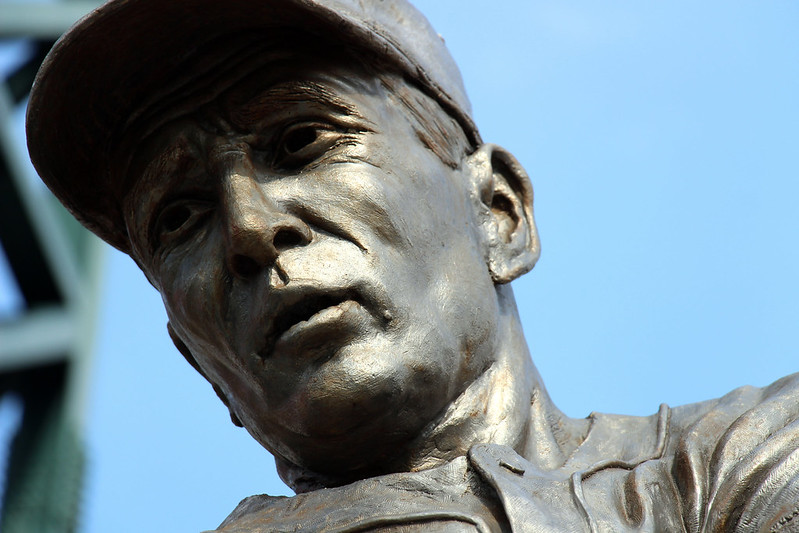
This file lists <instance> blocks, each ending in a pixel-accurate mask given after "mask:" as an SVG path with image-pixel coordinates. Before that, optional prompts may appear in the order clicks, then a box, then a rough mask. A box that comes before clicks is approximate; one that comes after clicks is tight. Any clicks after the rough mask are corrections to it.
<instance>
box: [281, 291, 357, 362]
mask: <svg viewBox="0 0 799 533" xmlns="http://www.w3.org/2000/svg"><path fill="white" fill-rule="evenodd" d="M369 321H370V318H369V314H368V313H367V312H366V310H365V309H364V308H363V306H362V305H361V304H359V303H358V302H356V301H355V300H346V301H344V302H341V303H339V304H336V305H332V306H330V307H328V308H325V309H322V310H321V311H319V312H317V313H316V314H314V315H313V316H311V317H310V318H309V319H308V320H303V321H302V322H298V323H296V324H294V325H293V326H291V327H290V328H289V329H288V330H286V332H285V333H283V334H282V335H281V336H280V337H279V338H278V339H277V342H275V347H274V354H278V353H280V352H289V353H292V354H300V353H303V352H306V351H314V350H315V349H316V348H321V347H323V346H325V345H327V344H328V343H330V342H332V341H336V342H338V343H341V342H348V341H349V340H351V339H352V338H354V337H355V336H357V335H358V334H359V333H360V332H361V331H362V330H363V328H364V327H365V326H366V325H367V324H368V323H369Z"/></svg>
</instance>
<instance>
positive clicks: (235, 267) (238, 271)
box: [230, 254, 261, 278]
mask: <svg viewBox="0 0 799 533" xmlns="http://www.w3.org/2000/svg"><path fill="white" fill-rule="evenodd" d="M230 269H231V270H232V271H233V274H235V275H236V276H239V277H242V278H249V277H252V276H254V275H255V274H257V273H258V271H260V270H261V267H260V266H259V265H258V262H257V261H255V259H253V258H251V257H247V256H246V255H240V254H236V255H234V256H233V258H232V259H231V260H230Z"/></svg>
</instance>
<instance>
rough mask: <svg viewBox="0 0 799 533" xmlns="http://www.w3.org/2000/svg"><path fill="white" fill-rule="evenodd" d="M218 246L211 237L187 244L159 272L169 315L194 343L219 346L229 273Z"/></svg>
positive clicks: (223, 327)
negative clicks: (210, 239) (210, 240)
mask: <svg viewBox="0 0 799 533" xmlns="http://www.w3.org/2000/svg"><path fill="white" fill-rule="evenodd" d="M215 249H216V247H215V246H213V242H209V241H208V240H205V241H202V242H194V243H191V244H190V245H186V246H183V247H181V250H180V251H176V252H173V253H172V254H171V255H170V256H169V257H168V258H167V259H166V260H165V261H164V263H163V264H162V265H161V268H160V271H159V279H160V282H161V295H162V298H163V300H164V306H165V307H166V310H167V314H168V315H169V318H170V320H171V321H174V322H176V323H177V324H178V325H179V326H180V327H181V329H183V330H184V331H185V332H186V333H188V334H189V336H190V339H188V340H190V341H191V342H192V343H200V344H205V345H217V344H218V343H219V342H220V340H221V339H223V338H224V330H225V323H224V322H225V321H224V316H225V314H226V311H225V306H226V303H225V302H226V300H225V298H224V295H225V293H226V283H225V279H227V276H226V274H225V270H224V266H223V262H222V261H221V260H219V259H218V257H219V254H218V253H215Z"/></svg>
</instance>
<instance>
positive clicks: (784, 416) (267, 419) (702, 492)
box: [28, 0, 799, 532]
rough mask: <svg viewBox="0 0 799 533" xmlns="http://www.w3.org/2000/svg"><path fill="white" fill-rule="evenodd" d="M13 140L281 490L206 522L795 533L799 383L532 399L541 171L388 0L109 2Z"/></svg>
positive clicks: (431, 38) (316, 527) (50, 69)
mask: <svg viewBox="0 0 799 533" xmlns="http://www.w3.org/2000/svg"><path fill="white" fill-rule="evenodd" d="M28 135H29V146H30V150H31V155H32V158H33V161H34V163H35V165H36V167H37V169H38V171H39V172H40V174H41V176H42V178H43V179H44V181H45V182H46V183H47V184H48V186H49V187H50V188H51V189H52V190H53V192H54V193H55V194H56V196H57V197H59V199H60V200H61V201H62V202H63V203H64V205H66V206H67V208H68V209H70V211H71V212H72V213H73V214H74V215H75V216H76V217H77V218H78V219H79V220H80V221H81V222H82V223H83V224H84V225H86V226H87V227H88V228H89V229H91V230H92V231H94V232H95V233H96V234H98V235H99V236H100V237H102V238H103V239H105V240H106V241H107V242H109V243H111V244H112V245H114V246H116V247H117V248H119V249H120V250H122V251H124V252H126V253H128V254H129V255H130V256H131V257H132V258H133V259H134V261H136V263H137V264H138V265H139V266H140V267H141V269H142V271H143V272H144V273H145V275H146V276H147V278H148V279H149V280H150V282H151V283H152V284H153V286H154V287H155V288H156V289H158V291H159V292H160V293H161V295H162V297H163V301H164V305H165V307H166V311H167V314H168V316H169V334H170V336H171V337H172V340H173V341H174V343H175V345H176V346H177V348H178V349H179V351H180V352H181V353H182V354H183V356H184V357H185V358H186V359H187V360H188V362H189V363H190V364H191V365H192V366H193V367H194V368H195V369H196V370H197V371H198V372H200V373H201V374H202V375H203V376H204V377H205V378H206V379H207V380H208V381H209V382H210V383H211V384H212V385H213V387H214V389H215V390H216V392H217V394H218V395H219V397H220V398H221V399H222V401H223V402H224V403H225V404H226V405H227V406H228V408H229V409H230V413H231V418H232V419H233V422H234V423H236V424H239V425H242V426H244V427H245V428H246V429H247V430H248V431H249V433H250V434H251V435H252V436H253V437H254V438H255V439H256V440H257V441H258V442H259V443H261V444H262V445H263V446H264V447H265V448H267V449H268V450H269V451H270V452H272V453H273V454H274V456H275V459H276V462H277V465H278V471H279V473H280V475H281V477H282V478H283V479H284V480H285V481H286V483H287V484H288V485H289V486H291V487H292V488H293V489H294V490H295V491H296V492H297V493H298V495H297V496H295V497H292V498H282V497H281V498H272V497H268V496H253V497H251V498H248V499H246V500H244V501H243V502H242V503H241V504H240V505H239V507H238V508H237V509H236V510H235V511H234V512H233V513H232V514H231V515H230V516H229V517H228V518H227V519H226V520H225V521H224V522H223V524H222V525H221V526H220V528H219V531H226V532H232V531H239V532H244V531H247V532H255V531H307V532H311V531H336V532H343V531H381V532H400V531H402V532H406V531H407V532H410V531H448V532H449V531H486V532H488V531H491V532H493V531H518V532H528V531H529V532H541V531H591V532H597V531H614V532H615V531H626V530H640V531H691V532H700V531H702V532H711V531H713V532H715V531H738V532H756V531H769V532H774V531H799V450H798V447H799V420H797V418H798V417H799V388H798V387H799V377H788V378H784V379H783V380H780V381H778V382H777V383H775V384H773V385H772V386H770V387H768V388H765V389H754V388H743V389H739V390H736V391H733V392H732V393H730V394H729V395H727V396H725V397H723V398H721V399H719V400H715V401H711V402H705V403H702V404H697V405H689V406H684V407H680V408H675V409H670V408H668V407H666V406H662V407H661V409H660V411H659V412H658V413H656V414H653V415H652V416H649V417H628V416H615V415H592V416H591V417H589V418H587V419H571V418H569V417H567V416H565V415H564V414H563V413H561V412H560V411H559V410H558V409H557V408H556V407H555V406H554V405H553V403H552V402H551V401H550V399H549V397H548V396H547V393H546V390H545V388H544V385H543V383H542V381H541V378H540V376H539V375H538V373H537V371H536V369H535V367H534V366H533V363H532V360H531V358H530V355H529V352H528V350H527V346H526V343H525V340H524V338H523V335H522V331H521V327H520V324H519V317H518V314H517V311H516V305H515V303H514V299H513V294H512V291H511V288H510V285H509V284H508V283H509V282H510V281H511V280H513V279H515V278H517V277H518V276H520V275H522V274H524V273H525V272H527V271H529V270H530V269H531V268H532V267H533V266H534V264H535V262H536V260H537V258H538V254H539V242H538V236H537V233H536V228H535V223H534V219H533V191H532V187H531V185H530V182H529V180H528V178H527V175H526V174H525V172H524V170H523V169H522V167H521V165H520V164H519V163H518V161H516V159H515V158H514V157H513V156H512V155H511V154H510V153H508V152H507V151H505V150H503V149H502V148H500V147H498V146H495V145H491V144H484V143H483V142H482V140H481V138H480V134H479V132H478V130H477V128H476V126H475V124H474V122H473V120H472V118H471V114H470V108H469V103H468V100H467V98H466V95H465V92H464V89H463V87H462V82H461V79H460V75H459V73H458V70H457V68H456V66H455V65H454V63H453V61H452V59H451V58H450V56H449V54H448V52H447V50H446V48H445V47H444V44H443V42H442V41H441V39H440V38H439V37H438V36H437V35H436V34H435V32H434V31H433V30H432V28H430V26H429V25H428V24H427V22H426V21H425V20H424V18H423V17H422V16H421V15H420V14H419V13H418V12H416V11H415V10H414V9H413V8H412V7H411V6H410V5H409V4H407V3H406V2H405V1H404V0H383V1H377V0H375V1H355V0H271V1H262V2H260V3H257V2H245V1H243V0H236V1H232V2H224V3H222V2H216V1H210V0H193V1H191V2H189V1H170V2H160V1H159V2H157V1H155V0H112V1H111V2H109V3H108V4H106V5H104V6H103V7H101V8H100V9H99V10H98V11H96V12H94V13H93V14H91V15H90V16H88V17H87V18H85V19H84V20H83V21H81V22H80V23H79V24H78V25H77V26H76V27H74V28H73V29H72V30H71V31H70V32H69V33H68V34H67V35H66V36H65V37H64V38H63V39H62V40H61V41H60V42H59V43H58V44H57V45H56V47H55V48H54V49H53V51H52V52H51V53H50V55H49V56H48V58H47V60H46V61H45V63H44V66H43V67H42V70H41V72H40V73H39V77H38V78H37V81H36V84H35V86H34V90H33V92H32V95H31V103H30V107H29V111H28Z"/></svg>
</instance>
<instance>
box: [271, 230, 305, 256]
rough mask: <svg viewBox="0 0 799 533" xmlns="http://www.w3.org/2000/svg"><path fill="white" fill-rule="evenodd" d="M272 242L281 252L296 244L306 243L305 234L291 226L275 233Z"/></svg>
mask: <svg viewBox="0 0 799 533" xmlns="http://www.w3.org/2000/svg"><path fill="white" fill-rule="evenodd" d="M272 244H273V245H274V247H275V250H277V251H279V252H280V251H283V250H287V249H288V248H294V247H295V246H301V245H302V244H305V236H304V235H302V234H301V233H299V232H297V231H295V230H293V229H290V228H285V229H280V230H279V231H278V232H277V233H275V237H274V239H272Z"/></svg>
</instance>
